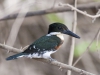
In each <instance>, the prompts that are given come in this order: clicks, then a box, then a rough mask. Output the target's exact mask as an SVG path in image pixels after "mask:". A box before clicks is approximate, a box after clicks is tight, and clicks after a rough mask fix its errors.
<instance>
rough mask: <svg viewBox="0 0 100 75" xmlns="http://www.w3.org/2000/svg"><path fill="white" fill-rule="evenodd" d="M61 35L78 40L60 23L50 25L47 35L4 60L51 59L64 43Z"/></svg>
mask: <svg viewBox="0 0 100 75" xmlns="http://www.w3.org/2000/svg"><path fill="white" fill-rule="evenodd" d="M63 34H66V35H70V36H72V37H75V38H80V37H79V36H78V35H76V34H75V33H73V32H71V31H70V30H69V29H68V28H67V26H66V25H64V24H62V23H52V24H50V25H49V29H48V34H46V35H44V36H42V37H40V38H39V39H37V40H36V41H35V42H33V43H32V44H31V45H30V46H29V47H28V48H27V49H26V50H24V51H23V52H21V53H18V54H15V55H12V56H10V57H8V58H6V60H13V59H17V58H21V57H27V58H44V59H53V58H52V57H51V54H52V53H55V52H56V51H57V50H58V49H59V47H60V46H61V45H62V44H63V42H64V36H63Z"/></svg>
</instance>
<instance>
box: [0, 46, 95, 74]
mask: <svg viewBox="0 0 100 75" xmlns="http://www.w3.org/2000/svg"><path fill="white" fill-rule="evenodd" d="M0 48H2V49H5V50H9V51H11V52H16V53H19V52H21V50H20V49H17V48H14V47H11V46H8V45H4V44H0ZM22 51H23V50H22ZM35 60H38V61H42V62H46V63H49V64H52V65H55V66H58V67H61V68H62V69H67V70H71V71H74V72H77V73H79V74H85V75H95V74H93V73H89V72H87V71H84V70H82V69H79V68H76V67H73V66H69V65H67V64H63V63H61V62H58V61H50V60H49V59H35Z"/></svg>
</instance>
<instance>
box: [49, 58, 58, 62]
mask: <svg viewBox="0 0 100 75" xmlns="http://www.w3.org/2000/svg"><path fill="white" fill-rule="evenodd" d="M49 60H50V62H52V61H57V60H55V59H53V58H49Z"/></svg>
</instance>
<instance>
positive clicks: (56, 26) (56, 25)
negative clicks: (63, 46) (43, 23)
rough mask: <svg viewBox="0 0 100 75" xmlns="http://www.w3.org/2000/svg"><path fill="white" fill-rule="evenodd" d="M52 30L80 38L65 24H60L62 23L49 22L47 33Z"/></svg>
mask: <svg viewBox="0 0 100 75" xmlns="http://www.w3.org/2000/svg"><path fill="white" fill-rule="evenodd" d="M52 32H60V33H63V34H67V35H70V36H72V37H75V38H80V37H79V36H78V35H76V34H75V33H73V32H71V31H70V30H69V29H68V28H67V26H66V25H64V24H62V23H52V24H50V25H49V30H48V34H49V33H52Z"/></svg>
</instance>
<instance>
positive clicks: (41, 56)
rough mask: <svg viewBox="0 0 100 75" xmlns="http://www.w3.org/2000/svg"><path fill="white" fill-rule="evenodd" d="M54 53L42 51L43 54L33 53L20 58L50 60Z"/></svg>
mask: <svg viewBox="0 0 100 75" xmlns="http://www.w3.org/2000/svg"><path fill="white" fill-rule="evenodd" d="M55 52H56V51H44V54H39V55H38V53H33V54H29V55H24V56H22V57H28V58H51V56H50V55H51V54H52V53H55Z"/></svg>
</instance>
